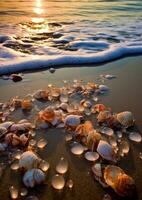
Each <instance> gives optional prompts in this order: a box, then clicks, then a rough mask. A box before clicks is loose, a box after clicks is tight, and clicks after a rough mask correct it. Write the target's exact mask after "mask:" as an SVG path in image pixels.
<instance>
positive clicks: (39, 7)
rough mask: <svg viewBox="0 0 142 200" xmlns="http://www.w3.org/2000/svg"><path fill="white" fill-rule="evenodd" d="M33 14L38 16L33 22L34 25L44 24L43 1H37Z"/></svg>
mask: <svg viewBox="0 0 142 200" xmlns="http://www.w3.org/2000/svg"><path fill="white" fill-rule="evenodd" d="M33 12H34V14H35V15H36V17H33V18H32V19H31V20H32V22H33V23H43V22H44V20H45V19H44V17H42V14H43V13H44V9H43V5H42V0H36V1H35V7H34V8H33Z"/></svg>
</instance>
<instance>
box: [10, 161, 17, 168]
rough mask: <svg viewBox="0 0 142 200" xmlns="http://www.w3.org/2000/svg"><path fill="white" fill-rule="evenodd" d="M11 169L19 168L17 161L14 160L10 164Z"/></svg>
mask: <svg viewBox="0 0 142 200" xmlns="http://www.w3.org/2000/svg"><path fill="white" fill-rule="evenodd" d="M11 169H12V170H18V169H19V162H18V161H14V162H13V163H12V165H11Z"/></svg>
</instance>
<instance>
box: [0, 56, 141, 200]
mask: <svg viewBox="0 0 142 200" xmlns="http://www.w3.org/2000/svg"><path fill="white" fill-rule="evenodd" d="M141 64H142V56H139V57H131V58H124V59H121V60H118V61H116V62H112V63H108V64H105V65H103V66H99V67H87V66H86V67H76V68H63V69H58V70H57V71H56V72H55V73H54V74H51V73H49V72H48V71H43V72H37V73H29V74H25V75H24V80H23V81H22V82H19V83H13V82H12V81H4V80H0V101H1V102H3V101H6V100H8V99H9V98H11V97H13V96H16V95H18V96H20V97H24V96H25V95H26V94H28V93H33V91H35V90H37V89H40V88H46V87H47V85H48V84H49V83H52V84H55V85H63V83H62V80H69V81H72V80H74V79H77V80H78V79H82V80H83V81H86V82H87V81H97V82H99V81H98V77H99V75H100V74H113V75H115V76H116V77H117V78H116V79H113V80H107V81H106V82H105V84H106V85H108V86H109V88H110V91H109V93H108V94H107V95H105V96H102V97H101V102H102V103H104V104H106V105H107V106H110V107H111V108H112V110H113V111H114V112H121V111H124V110H130V111H132V113H133V114H134V116H135V119H136V125H137V126H138V128H139V130H140V131H142V115H141V113H142V107H141V98H142V84H141V74H142V69H141ZM94 126H95V125H94ZM64 135H65V133H64V131H62V130H61V129H50V130H47V131H40V132H38V134H37V136H36V137H37V139H38V138H41V137H44V138H46V139H47V141H48V145H47V147H46V148H45V149H43V150H42V151H39V152H38V153H39V155H40V156H41V157H42V158H44V159H45V160H47V161H49V162H50V166H51V167H50V171H49V173H48V174H49V177H48V174H47V181H46V183H47V184H45V186H40V187H37V188H35V189H32V190H31V191H30V194H35V195H37V196H38V197H39V199H40V200H46V199H49V200H52V199H59V200H63V199H65V200H72V199H76V200H80V199H82V200H86V199H87V200H94V199H96V200H100V199H102V197H103V195H104V194H105V193H109V194H110V195H111V196H112V199H114V200H117V199H121V198H119V197H118V196H117V195H115V194H114V192H112V190H111V189H110V190H109V189H106V190H105V189H103V188H102V187H101V186H100V185H99V184H98V183H97V182H96V181H94V180H93V178H92V176H91V175H90V174H88V172H89V171H90V166H91V165H90V164H89V163H88V162H87V161H86V160H85V159H84V157H83V156H80V157H76V156H74V155H72V154H71V152H70V149H69V145H67V144H66V142H65V140H64ZM130 144H131V149H130V152H129V155H128V156H126V157H124V158H122V159H121V161H120V162H119V163H118V165H119V166H121V167H122V168H123V169H124V171H126V172H128V174H130V175H131V176H132V177H134V179H135V181H136V187H137V194H138V198H137V197H136V198H135V199H139V200H141V198H142V191H141V186H142V172H141V168H142V160H140V158H139V152H140V151H141V152H142V145H141V143H139V144H136V143H134V142H130ZM62 156H64V157H66V158H67V159H68V162H69V171H68V173H67V174H66V177H67V178H71V179H72V180H73V181H74V188H73V190H71V191H69V190H68V189H65V190H63V192H57V191H54V190H53V189H52V188H51V185H50V180H51V176H52V175H53V174H54V173H55V166H56V164H57V162H58V160H59V159H60V157H62ZM13 184H17V185H19V187H21V186H20V185H21V176H20V174H19V173H17V172H13V171H11V170H10V169H9V168H7V170H6V171H5V173H4V176H3V177H2V178H1V184H0V194H1V195H0V199H5V200H7V199H9V193H8V188H9V186H11V185H13ZM124 199H125V198H124Z"/></svg>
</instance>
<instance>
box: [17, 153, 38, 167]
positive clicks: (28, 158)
mask: <svg viewBox="0 0 142 200" xmlns="http://www.w3.org/2000/svg"><path fill="white" fill-rule="evenodd" d="M39 163H40V159H39V158H38V156H37V155H36V154H34V153H33V152H32V151H26V152H24V153H23V154H22V155H21V157H20V160H19V167H20V168H23V169H25V170H28V169H32V168H36V167H37V166H38V165H39Z"/></svg>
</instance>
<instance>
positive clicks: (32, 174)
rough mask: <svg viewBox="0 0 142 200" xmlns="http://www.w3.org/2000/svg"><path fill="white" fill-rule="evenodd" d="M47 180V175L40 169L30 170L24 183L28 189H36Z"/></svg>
mask: <svg viewBox="0 0 142 200" xmlns="http://www.w3.org/2000/svg"><path fill="white" fill-rule="evenodd" d="M44 180H45V174H44V173H43V171H41V170H40V169H30V170H28V171H27V172H26V173H25V174H24V177H23V183H24V185H25V186H26V187H31V188H32V187H34V186H35V185H39V184H41V183H42V182H43V181H44Z"/></svg>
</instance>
